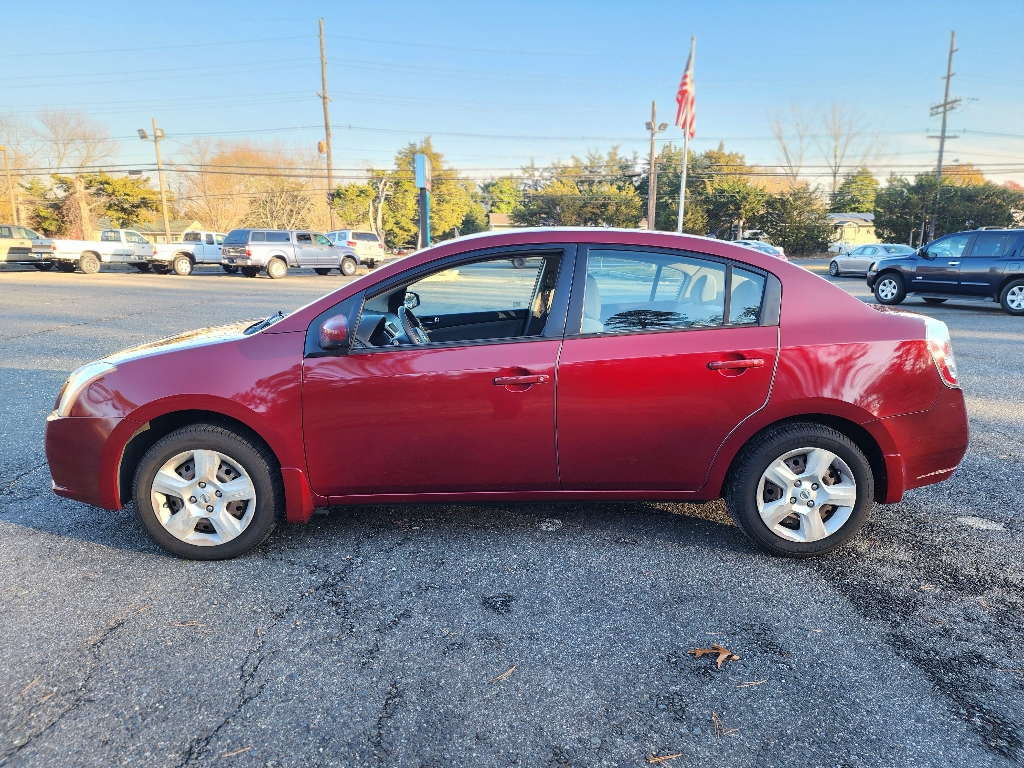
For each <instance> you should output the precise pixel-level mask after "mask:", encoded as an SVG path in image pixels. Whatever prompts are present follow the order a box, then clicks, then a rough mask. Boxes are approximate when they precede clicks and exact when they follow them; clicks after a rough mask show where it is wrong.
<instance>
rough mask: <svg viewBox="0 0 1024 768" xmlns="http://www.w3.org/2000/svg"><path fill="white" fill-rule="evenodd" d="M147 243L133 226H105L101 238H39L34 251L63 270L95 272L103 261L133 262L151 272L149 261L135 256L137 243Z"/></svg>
mask: <svg viewBox="0 0 1024 768" xmlns="http://www.w3.org/2000/svg"><path fill="white" fill-rule="evenodd" d="M146 243H149V241H148V240H147V239H146V238H144V237H143V236H142V235H140V234H139V233H138V232H136V231H135V230H134V229H105V230H103V231H102V232H101V233H100V239H99V240H65V239H62V238H43V239H40V240H36V241H34V243H33V245H32V252H33V253H38V254H39V255H40V256H39V257H40V258H41V259H49V260H50V261H51V262H52V263H54V264H56V265H57V269H59V270H61V271H63V272H74V271H75V269H76V268H77V269H80V270H82V271H83V272H84V273H85V274H87V275H94V274H96V273H97V272H99V271H100V266H101V265H103V264H130V265H131V266H133V267H135V268H136V269H138V270H139V271H140V272H148V271H149V264H147V263H146V262H145V261H143V260H142V259H139V258H138V257H136V255H135V246H136V245H142V244H146Z"/></svg>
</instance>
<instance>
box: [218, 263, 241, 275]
mask: <svg viewBox="0 0 1024 768" xmlns="http://www.w3.org/2000/svg"><path fill="white" fill-rule="evenodd" d="M220 268H221V269H223V270H224V271H225V272H227V273H228V274H229V275H234V274H236V273H237V272H238V267H236V266H235V265H234V264H221V265H220Z"/></svg>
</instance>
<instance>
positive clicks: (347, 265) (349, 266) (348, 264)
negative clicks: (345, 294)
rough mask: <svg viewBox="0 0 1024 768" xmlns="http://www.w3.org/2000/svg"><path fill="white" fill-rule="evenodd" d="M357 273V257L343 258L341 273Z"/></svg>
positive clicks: (350, 274)
mask: <svg viewBox="0 0 1024 768" xmlns="http://www.w3.org/2000/svg"><path fill="white" fill-rule="evenodd" d="M355 273H356V262H355V259H350V258H348V257H347V256H346V257H345V258H344V259H342V260H341V274H343V275H347V276H349V277H351V276H352V275H354V274H355Z"/></svg>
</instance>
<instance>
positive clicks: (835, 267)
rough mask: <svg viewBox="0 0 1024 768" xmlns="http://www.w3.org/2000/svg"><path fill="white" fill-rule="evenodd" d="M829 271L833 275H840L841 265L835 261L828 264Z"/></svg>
mask: <svg viewBox="0 0 1024 768" xmlns="http://www.w3.org/2000/svg"><path fill="white" fill-rule="evenodd" d="M828 273H829V274H830V275H832V277H839V265H838V264H837V263H836V262H834V261H833V262H832V263H831V264H829V265H828Z"/></svg>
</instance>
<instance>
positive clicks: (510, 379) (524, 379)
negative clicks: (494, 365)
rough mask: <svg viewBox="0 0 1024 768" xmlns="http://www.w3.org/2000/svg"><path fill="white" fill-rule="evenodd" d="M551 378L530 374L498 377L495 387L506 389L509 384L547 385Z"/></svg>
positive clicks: (495, 379) (495, 380)
mask: <svg viewBox="0 0 1024 768" xmlns="http://www.w3.org/2000/svg"><path fill="white" fill-rule="evenodd" d="M549 378H550V376H544V375H540V374H530V375H529V376H496V377H495V378H494V386H496V387H504V386H507V385H509V384H547V383H548V379H549Z"/></svg>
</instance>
